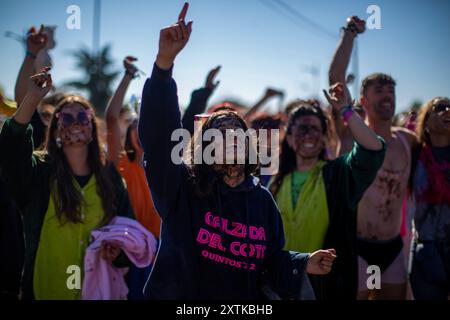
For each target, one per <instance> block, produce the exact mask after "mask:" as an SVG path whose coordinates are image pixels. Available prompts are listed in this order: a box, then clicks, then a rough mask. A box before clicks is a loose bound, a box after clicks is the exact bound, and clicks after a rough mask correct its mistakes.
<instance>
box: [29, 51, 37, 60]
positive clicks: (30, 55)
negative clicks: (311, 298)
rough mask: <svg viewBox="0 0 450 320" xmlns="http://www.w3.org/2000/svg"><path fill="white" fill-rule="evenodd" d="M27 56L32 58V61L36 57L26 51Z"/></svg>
mask: <svg viewBox="0 0 450 320" xmlns="http://www.w3.org/2000/svg"><path fill="white" fill-rule="evenodd" d="M27 56H28V57H30V58H32V59H36V55H35V54H34V53H32V52H30V51H27Z"/></svg>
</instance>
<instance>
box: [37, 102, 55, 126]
mask: <svg viewBox="0 0 450 320" xmlns="http://www.w3.org/2000/svg"><path fill="white" fill-rule="evenodd" d="M54 111H55V107H54V106H53V105H51V104H44V105H39V107H38V113H39V117H40V118H41V121H42V123H43V124H44V125H45V126H46V127H48V126H49V125H50V120H51V119H52V115H53V112H54Z"/></svg>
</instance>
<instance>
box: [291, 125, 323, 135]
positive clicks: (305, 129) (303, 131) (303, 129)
mask: <svg viewBox="0 0 450 320" xmlns="http://www.w3.org/2000/svg"><path fill="white" fill-rule="evenodd" d="M292 132H293V133H294V135H296V136H306V135H307V134H310V135H311V136H314V137H317V136H319V135H321V134H322V129H320V128H318V127H316V126H308V125H305V124H302V125H300V126H298V127H296V128H295V129H294V130H292Z"/></svg>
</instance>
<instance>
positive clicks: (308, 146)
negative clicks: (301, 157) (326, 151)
mask: <svg viewBox="0 0 450 320" xmlns="http://www.w3.org/2000/svg"><path fill="white" fill-rule="evenodd" d="M303 146H304V147H305V148H306V149H313V148H314V147H315V145H314V144H312V143H305V144H303Z"/></svg>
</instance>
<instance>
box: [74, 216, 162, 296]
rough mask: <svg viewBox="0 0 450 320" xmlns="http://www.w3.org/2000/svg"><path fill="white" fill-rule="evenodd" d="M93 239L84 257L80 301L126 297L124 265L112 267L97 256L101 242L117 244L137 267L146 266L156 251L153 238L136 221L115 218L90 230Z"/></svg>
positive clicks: (126, 270)
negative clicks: (105, 224) (98, 227)
mask: <svg viewBox="0 0 450 320" xmlns="http://www.w3.org/2000/svg"><path fill="white" fill-rule="evenodd" d="M91 236H92V238H93V241H92V242H91V244H90V245H89V247H88V248H87V249H86V253H85V256H84V280H83V288H82V299H83V300H126V299H127V294H128V287H127V285H126V283H125V279H124V275H125V274H126V273H127V272H128V268H116V267H114V266H113V265H112V264H111V263H109V262H108V261H106V260H105V259H102V258H101V257H100V248H101V245H102V242H103V241H111V242H114V243H118V245H119V246H120V249H122V251H123V252H125V254H126V255H127V256H128V258H129V259H130V261H131V262H132V263H133V264H134V265H136V266H137V267H139V268H144V267H147V266H149V265H150V263H151V262H152V261H153V258H154V256H155V253H156V239H155V237H154V236H153V234H151V233H150V232H149V231H148V230H147V229H145V228H144V227H143V226H142V225H141V224H140V223H139V222H137V221H135V220H132V219H129V218H124V217H116V218H114V219H113V220H112V221H111V223H110V224H109V225H107V226H105V227H103V228H100V229H97V230H94V231H92V233H91Z"/></svg>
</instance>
